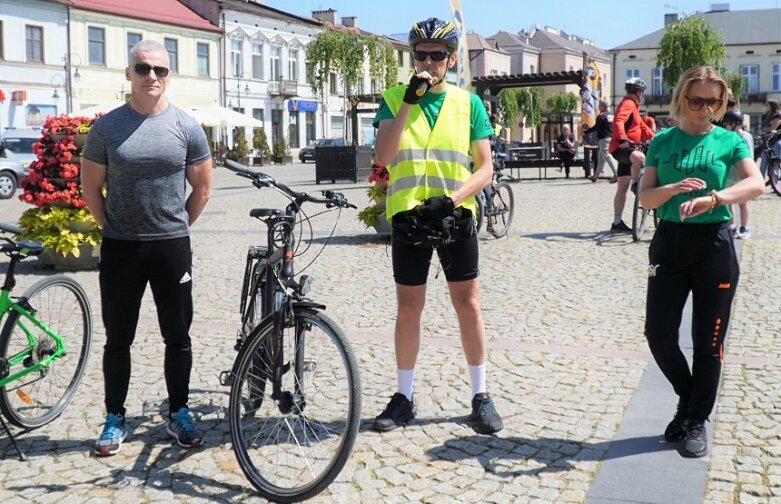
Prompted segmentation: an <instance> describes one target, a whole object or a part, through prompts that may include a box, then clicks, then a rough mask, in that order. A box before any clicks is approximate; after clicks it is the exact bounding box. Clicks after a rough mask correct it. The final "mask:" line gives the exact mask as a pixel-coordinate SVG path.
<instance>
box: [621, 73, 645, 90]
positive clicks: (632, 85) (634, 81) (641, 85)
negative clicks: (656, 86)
mask: <svg viewBox="0 0 781 504" xmlns="http://www.w3.org/2000/svg"><path fill="white" fill-rule="evenodd" d="M647 88H648V86H646V85H645V81H644V80H643V79H641V78H640V77H632V78H631V79H629V80H628V81H626V84H624V89H626V92H627V93H639V92H641V91H645V90H646V89H647Z"/></svg>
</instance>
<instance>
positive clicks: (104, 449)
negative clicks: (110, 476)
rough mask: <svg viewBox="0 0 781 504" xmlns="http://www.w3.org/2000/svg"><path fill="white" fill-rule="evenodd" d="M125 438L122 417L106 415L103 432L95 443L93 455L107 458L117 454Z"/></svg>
mask: <svg viewBox="0 0 781 504" xmlns="http://www.w3.org/2000/svg"><path fill="white" fill-rule="evenodd" d="M126 438H127V429H125V417H124V415H115V414H113V413H109V414H108V415H106V423H105V424H103V432H101V433H100V437H99V438H98V440H97V441H95V455H98V456H100V457H108V456H110V455H116V454H117V453H118V452H119V448H120V446H122V441H124V440H125V439H126Z"/></svg>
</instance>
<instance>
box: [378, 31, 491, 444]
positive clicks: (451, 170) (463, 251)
mask: <svg viewBox="0 0 781 504" xmlns="http://www.w3.org/2000/svg"><path fill="white" fill-rule="evenodd" d="M458 38H459V34H458V29H457V28H456V25H455V24H454V23H452V22H445V21H442V20H439V19H436V18H430V19H427V20H425V21H420V22H418V23H415V24H414V25H413V26H412V30H410V33H409V45H410V46H411V47H412V55H413V58H414V60H415V75H413V76H412V79H410V83H409V85H406V86H405V85H400V86H394V87H392V88H390V89H387V90H386V91H385V92H383V101H382V103H381V104H380V108H379V110H378V111H377V115H376V116H375V118H374V126H375V127H377V128H378V132H377V142H376V146H375V152H376V156H377V161H378V162H379V163H380V164H382V165H385V166H387V167H388V171H389V172H390V180H389V184H388V197H387V203H386V214H387V216H388V219H389V220H391V222H392V223H393V235H392V242H391V253H392V257H393V277H394V280H395V282H396V304H397V308H396V327H395V330H394V342H395V350H396V382H397V391H396V393H394V394H393V396H392V397H391V399H390V402H389V403H388V405H387V406H386V407H385V410H384V411H383V412H382V413H381V414H380V415H379V416H377V418H375V420H374V425H373V427H374V429H375V430H377V431H380V432H384V431H389V430H391V429H395V428H396V427H398V426H400V425H404V424H407V423H408V422H410V421H412V420H413V419H414V418H415V413H416V412H415V407H414V403H413V394H412V388H413V387H412V385H413V379H414V376H415V363H416V361H417V358H418V352H419V350H420V337H421V335H420V332H421V331H420V323H421V316H422V313H423V307H424V305H425V302H426V281H427V278H428V271H429V266H430V264H431V259H432V255H433V253H434V246H432V245H429V244H427V243H422V242H420V241H418V242H415V241H412V240H408V239H405V237H409V235H408V234H407V231H409V230H410V229H411V230H413V231H414V230H415V229H420V226H421V225H424V224H425V223H436V222H437V221H438V222H440V223H443V222H445V219H448V218H452V217H453V216H455V215H456V213H458V214H459V215H460V216H461V218H462V219H464V220H466V222H467V223H468V224H472V227H471V233H466V234H468V236H463V235H462V236H458V239H456V240H454V241H452V242H450V243H448V244H447V245H444V246H436V251H437V255H438V256H439V260H440V263H441V265H442V269H443V271H444V273H445V278H446V279H447V285H448V290H449V292H450V299H451V302H452V303H453V307H454V308H455V312H456V316H457V317H458V325H459V329H460V333H461V342H462V345H463V347H464V354H465V356H466V361H467V365H468V369H469V377H470V380H471V382H472V393H471V395H470V397H471V399H472V413H471V415H470V417H469V418H470V420H471V421H472V422H473V427H474V429H475V430H476V431H477V432H480V433H485V434H490V433H493V432H496V431H498V430H500V429H502V427H503V425H502V419H501V417H500V416H499V414H498V413H497V412H496V409H495V408H494V404H493V401H492V399H491V396H489V395H488V393H487V391H486V361H487V350H486V334H485V324H484V323H483V315H482V310H481V308H480V284H479V279H478V274H479V269H478V258H479V257H478V245H477V235H476V233H475V232H474V225H473V222H474V221H473V220H471V219H473V218H474V216H475V215H476V213H477V205H476V203H475V194H476V193H478V192H479V191H480V190H482V189H483V187H485V186H486V185H488V184H490V182H491V177H492V176H493V171H494V170H493V165H492V162H491V148H490V146H489V140H488V138H489V137H490V136H491V134H492V133H494V130H493V129H492V128H491V123H490V121H489V119H488V116H487V115H486V112H485V108H484V107H483V104H482V103H481V101H480V99H479V98H478V97H477V95H475V94H473V93H468V92H466V91H464V90H462V89H460V88H458V87H456V86H452V85H450V84H448V83H447V81H445V76H446V74H447V71H448V69H450V68H452V67H453V66H454V65H455V64H456V61H457V58H458V56H457V50H458ZM470 150H471V153H472V157H473V159H474V164H475V169H474V171H472V170H471V169H470V167H469V151H470ZM470 212H471V215H470ZM413 220H417V221H419V223H413V224H409V222H410V221H413ZM405 226H406V227H405ZM405 230H406V231H405ZM466 230H467V231H469V226H468V225H467V226H466Z"/></svg>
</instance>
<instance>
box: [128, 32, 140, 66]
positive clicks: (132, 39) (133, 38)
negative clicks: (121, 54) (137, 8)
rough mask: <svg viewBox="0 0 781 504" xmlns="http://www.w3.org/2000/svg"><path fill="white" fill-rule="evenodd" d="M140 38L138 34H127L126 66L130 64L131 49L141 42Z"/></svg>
mask: <svg viewBox="0 0 781 504" xmlns="http://www.w3.org/2000/svg"><path fill="white" fill-rule="evenodd" d="M142 38H143V37H141V34H140V33H130V32H128V34H127V63H128V65H129V64H130V50H131V49H133V46H135V45H136V44H138V43H139V42H141V39H142Z"/></svg>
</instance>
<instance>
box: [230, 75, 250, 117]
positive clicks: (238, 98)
mask: <svg viewBox="0 0 781 504" xmlns="http://www.w3.org/2000/svg"><path fill="white" fill-rule="evenodd" d="M233 77H235V78H236V102H237V103H238V108H241V79H244V80H245V81H247V80H249V79H251V78H252V76H251V75H250V74H248V73H247V72H241V73H237V74H234V75H233ZM249 92H250V89H249V84H248V83H246V82H245V84H244V94H245V95H249Z"/></svg>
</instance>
